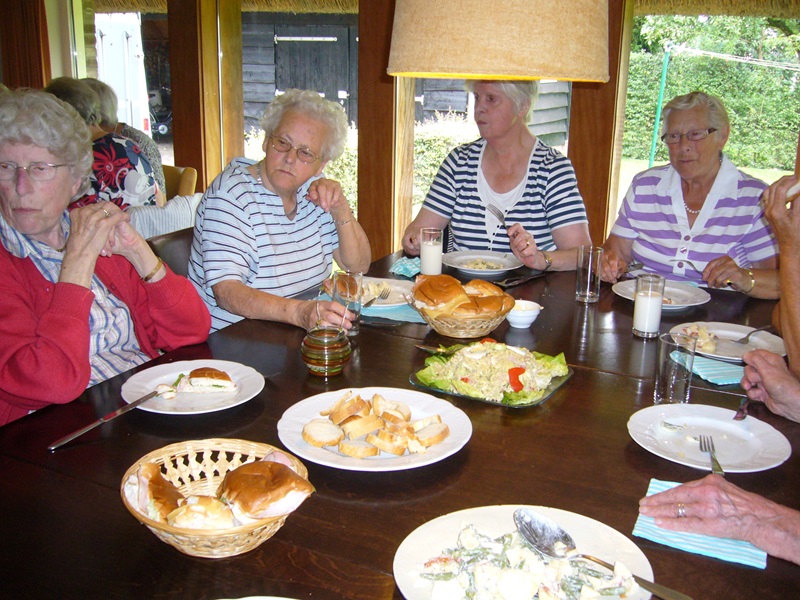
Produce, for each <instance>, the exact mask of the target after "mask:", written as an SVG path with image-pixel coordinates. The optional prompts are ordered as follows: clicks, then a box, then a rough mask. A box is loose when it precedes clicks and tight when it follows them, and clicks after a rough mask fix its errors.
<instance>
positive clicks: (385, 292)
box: [361, 287, 392, 308]
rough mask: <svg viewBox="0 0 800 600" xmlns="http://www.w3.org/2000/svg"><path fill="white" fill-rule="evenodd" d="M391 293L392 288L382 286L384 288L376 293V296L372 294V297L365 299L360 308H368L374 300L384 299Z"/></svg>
mask: <svg viewBox="0 0 800 600" xmlns="http://www.w3.org/2000/svg"><path fill="white" fill-rule="evenodd" d="M391 293H392V290H391V289H390V288H388V287H387V288H384V289H382V290H381V293H380V294H378V295H377V296H373V297H372V298H370V299H369V300H367V301H366V302H365V303H364V306H362V307H361V308H369V307H370V306H372V305H373V304H375V300H386V299H387V298H388V297H389V294H391Z"/></svg>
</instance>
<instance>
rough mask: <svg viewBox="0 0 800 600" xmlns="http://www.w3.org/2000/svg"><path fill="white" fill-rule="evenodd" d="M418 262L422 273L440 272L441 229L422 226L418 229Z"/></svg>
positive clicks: (432, 273) (436, 273) (439, 273)
mask: <svg viewBox="0 0 800 600" xmlns="http://www.w3.org/2000/svg"><path fill="white" fill-rule="evenodd" d="M419 262H420V271H421V273H422V274H423V275H441V273H442V230H441V229H437V228H436V227H423V228H422V229H420V230H419Z"/></svg>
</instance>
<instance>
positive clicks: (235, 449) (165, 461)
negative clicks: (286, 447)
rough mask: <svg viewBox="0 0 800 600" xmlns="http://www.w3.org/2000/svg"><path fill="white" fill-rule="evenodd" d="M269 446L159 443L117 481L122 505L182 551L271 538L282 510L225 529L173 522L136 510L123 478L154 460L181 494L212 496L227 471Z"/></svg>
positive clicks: (227, 551)
mask: <svg viewBox="0 0 800 600" xmlns="http://www.w3.org/2000/svg"><path fill="white" fill-rule="evenodd" d="M273 450H278V448H275V447H274V446H270V445H269V444H259V443H257V442H249V441H247V440H235V439H208V440H193V441H187V442H178V443H176V444H170V445H169V446H164V447H163V448H160V449H159V450H154V451H153V452H150V453H149V454H145V455H144V456H143V457H142V458H140V459H139V460H138V461H136V463H135V464H133V465H132V466H131V467H130V468H129V469H128V470H127V472H126V473H125V476H124V477H123V478H122V485H121V487H120V493H121V495H122V502H123V503H124V504H125V508H127V509H128V511H129V512H130V513H131V514H132V515H133V516H134V517H136V519H137V520H138V521H139V522H141V523H143V524H144V525H146V526H147V527H148V528H149V529H150V531H152V532H153V533H154V534H155V535H156V536H157V537H158V538H159V539H160V540H161V541H163V542H166V543H168V544H170V545H171V546H174V547H175V548H177V549H178V550H180V551H181V552H183V553H184V554H189V555H190V556H199V557H202V558H222V557H226V556H236V555H237V554H242V553H244V552H248V551H249V550H252V549H253V548H256V547H258V546H259V545H261V544H262V543H264V542H265V541H266V540H268V539H269V538H271V537H272V536H273V535H274V534H275V532H276V531H278V529H280V528H281V527H282V526H283V523H284V522H285V521H286V515H284V516H281V517H270V518H268V519H260V520H258V521H255V522H253V523H250V524H247V525H241V526H239V527H232V528H230V529H184V528H179V527H173V526H172V525H169V524H167V523H161V522H159V521H154V520H152V519H150V518H149V517H147V515H143V514H142V513H140V512H139V510H138V509H137V508H136V506H135V504H132V503H131V501H130V500H129V499H128V497H127V495H126V493H125V482H126V481H128V479H129V478H130V477H131V476H133V477H135V476H136V471H137V470H138V469H139V465H140V464H141V463H155V464H157V465H159V466H160V467H161V473H162V474H163V475H164V478H165V479H167V481H170V482H172V483H173V484H174V485H175V486H176V487H177V488H178V489H179V490H180V492H181V493H182V494H183V495H184V496H189V495H206V496H216V495H217V488H218V487H219V485H220V483H222V480H223V479H224V478H225V474H226V473H227V472H228V471H232V470H233V469H235V468H237V467H239V466H241V465H243V464H245V463H248V462H253V461H256V460H260V459H261V458H263V457H264V456H266V455H267V454H269V453H270V452H272V451H273ZM281 452H283V451H281ZM284 454H286V455H287V456H288V457H289V458H290V459H291V460H292V463H293V464H294V465H295V467H296V470H297V473H298V474H299V475H301V476H302V477H306V478H307V477H308V471H307V470H306V468H305V466H304V465H303V463H301V462H300V461H299V460H298V459H297V458H295V457H294V456H292V455H290V454H288V453H286V452H284ZM134 503H135V499H134Z"/></svg>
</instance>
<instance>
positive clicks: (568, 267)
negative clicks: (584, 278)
mask: <svg viewBox="0 0 800 600" xmlns="http://www.w3.org/2000/svg"><path fill="white" fill-rule="evenodd" d="M508 237H509V239H510V240H511V251H512V252H513V253H514V256H516V257H517V258H518V259H520V260H521V261H522V262H523V264H525V266H527V267H530V268H531V269H537V270H540V271H543V270H544V269H545V268H549V269H550V270H552V271H574V270H575V265H576V262H577V251H576V250H575V249H576V248H577V247H578V246H591V245H592V238H591V237H589V226H588V225H587V224H586V223H575V224H574V225H567V226H566V227H559V228H558V229H554V230H553V241H554V242H555V243H556V248H557V250H554V251H544V252H543V251H542V250H539V249H538V248H537V247H536V240H534V238H533V236H532V235H531V234H530V233H528V232H527V231H526V230H525V228H524V227H523V226H522V225H520V224H519V223H515V224H514V225H512V226H511V227H509V228H508ZM545 253H546V255H547V257H548V258H550V260H551V261H552V264H551V265H550V267H547V260H546V258H545Z"/></svg>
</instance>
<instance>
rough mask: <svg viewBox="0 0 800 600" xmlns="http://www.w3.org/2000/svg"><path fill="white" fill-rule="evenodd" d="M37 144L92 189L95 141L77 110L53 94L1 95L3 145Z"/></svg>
mask: <svg viewBox="0 0 800 600" xmlns="http://www.w3.org/2000/svg"><path fill="white" fill-rule="evenodd" d="M5 144H33V145H34V146H39V147H40V148H44V149H45V150H47V151H48V152H50V153H51V154H52V155H53V156H56V157H58V160H59V161H63V162H64V163H66V164H68V165H70V172H71V173H72V176H73V177H74V178H75V179H80V180H82V181H83V185H82V186H81V190H79V193H78V194H79V195H83V194H84V193H85V191H86V189H87V188H88V182H89V173H90V172H91V170H92V139H91V135H90V134H89V128H88V127H87V126H86V123H85V122H84V121H83V119H82V118H81V116H80V115H79V114H78V113H77V111H76V110H75V109H74V108H73V107H72V106H70V105H69V104H67V103H66V102H64V101H63V100H59V99H58V98H56V97H55V96H53V95H52V94H48V93H46V92H42V91H39V90H31V89H24V88H21V89H17V90H13V91H9V92H7V93H5V94H0V146H3V145H5Z"/></svg>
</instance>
